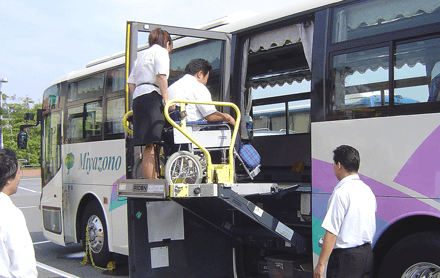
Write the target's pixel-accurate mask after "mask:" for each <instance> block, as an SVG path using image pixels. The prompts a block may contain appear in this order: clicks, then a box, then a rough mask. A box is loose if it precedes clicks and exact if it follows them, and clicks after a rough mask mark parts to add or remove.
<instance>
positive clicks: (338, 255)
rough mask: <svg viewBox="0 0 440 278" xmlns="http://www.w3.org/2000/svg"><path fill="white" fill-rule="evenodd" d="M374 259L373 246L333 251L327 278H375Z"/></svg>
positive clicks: (365, 245)
mask: <svg viewBox="0 0 440 278" xmlns="http://www.w3.org/2000/svg"><path fill="white" fill-rule="evenodd" d="M373 270H374V259H373V250H372V249H371V244H369V243H366V244H364V245H361V246H358V247H354V248H347V249H333V251H332V254H331V255H330V258H329V260H328V266H327V278H369V277H373Z"/></svg>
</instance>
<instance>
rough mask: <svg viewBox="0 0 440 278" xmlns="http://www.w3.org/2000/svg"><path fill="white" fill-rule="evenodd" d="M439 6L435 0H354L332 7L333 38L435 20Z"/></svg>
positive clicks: (401, 27) (422, 23) (398, 28)
mask: <svg viewBox="0 0 440 278" xmlns="http://www.w3.org/2000/svg"><path fill="white" fill-rule="evenodd" d="M439 8H440V2H439V1H438V0H424V1H414V0H400V1H397V2H396V1H383V0H374V1H364V2H361V3H358V2H356V3H354V4H352V5H348V6H345V7H342V8H338V9H335V11H334V19H333V22H334V27H333V29H334V32H333V42H334V43H337V42H343V41H347V40H351V39H357V38H361V37H366V36H371V35H375V34H381V33H386V32H390V31H395V30H400V29H405V28H408V27H416V26H421V25H425V24H429V23H435V22H439V21H440V16H439V14H440V11H439ZM409 22H411V23H409Z"/></svg>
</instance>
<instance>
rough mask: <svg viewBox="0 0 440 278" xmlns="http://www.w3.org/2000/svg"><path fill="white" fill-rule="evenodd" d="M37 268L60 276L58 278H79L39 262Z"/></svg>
mask: <svg viewBox="0 0 440 278" xmlns="http://www.w3.org/2000/svg"><path fill="white" fill-rule="evenodd" d="M37 267H39V268H42V269H44V270H47V271H49V272H52V273H54V274H57V275H60V276H62V277H65V278H81V277H79V276H75V275H73V274H70V273H67V272H64V271H62V270H59V269H57V268H55V267H51V266H48V265H45V264H42V263H40V262H37Z"/></svg>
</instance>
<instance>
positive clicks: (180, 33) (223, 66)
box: [126, 22, 233, 178]
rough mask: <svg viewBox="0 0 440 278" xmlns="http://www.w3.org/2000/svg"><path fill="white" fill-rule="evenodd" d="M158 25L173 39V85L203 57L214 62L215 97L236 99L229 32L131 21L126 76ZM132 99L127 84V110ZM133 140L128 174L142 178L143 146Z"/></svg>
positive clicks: (212, 87) (212, 89) (210, 84)
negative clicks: (140, 154) (232, 88)
mask: <svg viewBox="0 0 440 278" xmlns="http://www.w3.org/2000/svg"><path fill="white" fill-rule="evenodd" d="M211 27H212V26H211ZM157 28H161V29H162V30H166V31H167V32H168V33H169V34H170V35H171V36H172V39H173V51H172V53H171V54H170V75H169V78H168V85H171V84H172V83H174V82H175V81H176V80H178V79H179V78H180V77H182V76H183V75H184V74H185V72H184V69H185V66H186V65H187V64H188V62H189V61H191V60H192V59H195V58H202V59H205V60H207V61H208V62H210V64H211V66H212V70H211V71H210V74H209V80H208V83H207V87H208V88H209V91H210V93H211V96H212V100H213V101H231V99H233V98H232V97H231V96H230V93H229V90H230V84H229V83H230V72H231V41H232V35H231V34H228V33H225V32H219V31H208V30H202V29H190V28H182V27H174V26H166V25H157V24H150V23H142V22H127V42H126V79H128V77H129V74H130V71H131V69H132V67H133V66H134V62H135V60H136V56H137V53H138V52H141V51H143V50H145V49H147V48H148V45H146V43H147V42H148V35H149V33H150V32H151V31H153V30H155V29H157ZM132 100H133V99H132V95H131V94H130V93H129V91H128V86H127V87H126V112H128V111H130V110H132ZM218 109H221V107H218ZM223 112H226V113H229V112H230V111H229V108H225V109H224V111H223ZM131 142H132V140H131V136H129V138H128V140H127V148H126V149H127V154H126V159H127V160H126V162H127V163H126V165H127V172H126V173H127V178H138V177H134V176H133V173H137V172H138V171H136V169H134V168H135V166H134V165H140V164H139V162H138V161H137V160H138V159H139V152H140V149H139V148H135V147H133V146H132V145H131ZM133 170H134V171H133ZM141 178H143V177H141Z"/></svg>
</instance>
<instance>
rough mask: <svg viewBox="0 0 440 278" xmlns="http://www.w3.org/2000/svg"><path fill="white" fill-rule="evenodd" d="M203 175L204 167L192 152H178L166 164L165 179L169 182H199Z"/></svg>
mask: <svg viewBox="0 0 440 278" xmlns="http://www.w3.org/2000/svg"><path fill="white" fill-rule="evenodd" d="M202 177H203V169H202V165H201V164H200V161H199V158H198V157H197V156H195V155H194V154H192V153H190V152H187V151H180V152H176V153H174V154H173V155H171V156H170V158H168V161H167V163H166V164H165V179H166V180H167V182H168V184H176V183H186V184H198V183H201V181H202Z"/></svg>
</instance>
